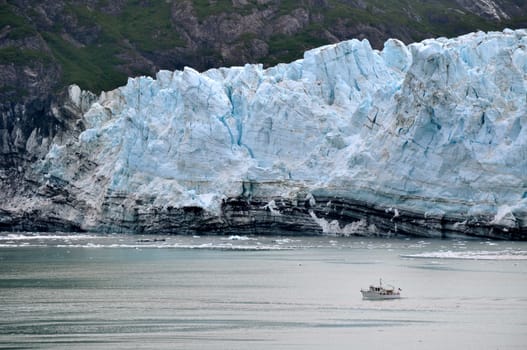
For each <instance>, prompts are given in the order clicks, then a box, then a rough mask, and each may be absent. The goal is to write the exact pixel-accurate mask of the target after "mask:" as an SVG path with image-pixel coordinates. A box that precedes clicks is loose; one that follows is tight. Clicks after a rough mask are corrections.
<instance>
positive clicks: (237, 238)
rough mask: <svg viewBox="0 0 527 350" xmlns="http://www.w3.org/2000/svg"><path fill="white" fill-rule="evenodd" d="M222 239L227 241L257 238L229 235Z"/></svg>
mask: <svg viewBox="0 0 527 350" xmlns="http://www.w3.org/2000/svg"><path fill="white" fill-rule="evenodd" d="M222 239H223V240H226V241H253V240H255V238H250V237H247V236H238V235H234V236H229V237H228V238H222Z"/></svg>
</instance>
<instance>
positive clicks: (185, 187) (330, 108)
mask: <svg viewBox="0 0 527 350" xmlns="http://www.w3.org/2000/svg"><path fill="white" fill-rule="evenodd" d="M526 41H527V33H526V32H525V30H518V31H510V30H507V31H505V32H502V33H497V32H496V33H489V34H485V33H482V32H479V33H474V34H471V35H467V36H463V37H459V38H455V39H451V40H447V39H438V40H426V41H423V42H421V43H416V44H412V45H410V46H405V45H404V44H403V43H402V42H400V41H397V40H389V41H387V42H386V44H385V45H384V49H383V50H382V51H380V52H379V51H376V50H373V49H372V48H371V46H370V45H369V42H367V41H357V40H351V41H347V42H343V43H340V44H337V45H331V46H326V47H321V48H318V49H315V50H311V51H308V52H306V53H305V55H304V58H303V59H302V60H298V61H295V62H293V63H291V64H282V65H278V66H276V67H272V68H269V69H263V67H262V66H261V65H246V66H244V67H233V68H221V69H213V70H209V71H207V72H204V73H202V74H200V73H198V72H197V71H195V70H193V69H190V68H187V69H185V70H183V71H174V72H171V71H161V72H159V73H158V74H157V76H156V79H152V78H148V77H141V78H136V79H129V81H128V83H127V85H126V86H123V87H121V88H119V89H116V90H113V91H110V92H106V93H103V94H101V96H99V98H98V99H97V100H96V101H94V100H93V95H91V94H90V93H86V92H81V90H80V89H79V88H78V87H76V86H72V87H70V89H69V90H68V99H69V101H70V102H68V104H66V105H65V106H64V107H62V109H59V110H58V112H56V113H55V114H54V116H55V118H59V117H58V116H59V115H60V116H61V117H60V119H61V120H70V121H71V123H70V126H69V127H67V128H65V129H67V130H70V131H71V134H70V135H68V137H63V138H59V137H57V136H55V137H54V138H53V140H50V141H49V142H50V146H51V147H50V150H49V152H48V153H47V154H46V156H45V157H44V158H43V159H42V160H40V161H37V162H35V163H34V164H33V165H32V167H31V171H30V172H27V173H26V175H25V176H26V182H28V183H31V184H32V186H33V188H31V189H27V188H26V189H24V188H19V190H18V192H17V193H13V194H12V196H10V197H9V199H8V200H7V201H5V202H4V204H3V207H2V210H3V211H2V222H3V225H4V227H5V228H8V227H10V228H13V227H14V228H27V227H29V228H31V227H41V226H42V227H44V228H45V227H48V228H62V229H69V230H71V229H80V230H94V231H110V232H113V231H118V232H122V231H125V232H166V233H195V232H203V231H204V232H220V231H221V232H225V231H229V230H230V231H232V232H237V233H272V232H277V233H278V232H281V233H283V232H291V233H303V234H306V233H321V232H324V233H334V234H344V235H347V234H365V235H370V234H381V235H386V234H394V233H403V234H410V235H419V236H433V237H443V236H453V235H469V236H478V237H492V238H506V239H525V238H526V227H527V220H526V218H527V198H526V193H527V183H526V178H525V174H527V160H526V154H525V150H526V149H527V144H526V140H527V135H525V132H526V131H527V128H526V127H525V124H526V120H525V116H526V115H527V114H526V110H527V105H526V103H527V101H526V100H525V98H524V97H525V94H526V91H527V79H526V76H527V52H526V51H525V47H526V45H525V44H526ZM91 102H93V103H91ZM88 106H89V108H88ZM67 111H70V112H71V113H70V114H68V113H66V112H67ZM59 112H60V113H59ZM68 115H70V116H71V118H70V119H64V117H65V116H68ZM29 193H31V194H34V193H36V195H34V196H33V197H31V198H29V196H28V194H29ZM39 225H40V226H39Z"/></svg>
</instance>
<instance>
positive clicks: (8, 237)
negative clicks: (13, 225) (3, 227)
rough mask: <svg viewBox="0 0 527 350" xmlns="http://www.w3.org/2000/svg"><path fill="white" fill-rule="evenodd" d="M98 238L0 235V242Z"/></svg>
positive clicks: (82, 235) (35, 234)
mask: <svg viewBox="0 0 527 350" xmlns="http://www.w3.org/2000/svg"><path fill="white" fill-rule="evenodd" d="M92 238H97V236H93V235H87V234H80V233H79V234H46V233H30V234H25V233H8V234H7V235H0V242H6V241H7V242H14V241H29V240H81V239H92Z"/></svg>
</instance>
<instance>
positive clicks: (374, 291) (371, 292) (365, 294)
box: [360, 279, 401, 300]
mask: <svg viewBox="0 0 527 350" xmlns="http://www.w3.org/2000/svg"><path fill="white" fill-rule="evenodd" d="M360 292H361V293H362V299H367V300H385V299H399V298H400V297H401V288H397V289H396V288H395V287H394V286H392V285H386V287H385V286H383V285H382V279H381V280H379V285H378V286H374V285H371V286H370V288H369V289H361V290H360Z"/></svg>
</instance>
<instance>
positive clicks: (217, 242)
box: [0, 233, 527, 350]
mask: <svg viewBox="0 0 527 350" xmlns="http://www.w3.org/2000/svg"><path fill="white" fill-rule="evenodd" d="M154 238H158V239H159V240H158V241H153V239H154ZM138 240H147V241H138ZM379 278H383V282H384V283H385V284H393V285H395V286H397V287H400V288H402V290H403V291H402V295H403V298H402V299H400V300H388V301H364V300H362V298H361V294H360V289H361V288H366V287H368V286H369V284H372V283H377V282H378V279H379ZM0 348H3V349H7V348H15V349H26V348H27V349H72V348H75V349H107V348H111V349H131V348H134V349H359V348H363V349H388V348H390V349H493V350H494V349H526V348H527V243H519V242H489V241H459V240H457V241H456V240H451V241H441V240H409V239H389V240H388V239H365V238H335V237H322V238H313V237H311V238H309V237H300V238H276V237H274V238H269V237H267V238H266V237H238V236H233V237H181V236H170V237H151V236H148V237H142V236H133V235H128V236H127V235H70V234H53V235H50V234H37V233H26V234H12V233H11V234H10V233H0Z"/></svg>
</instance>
